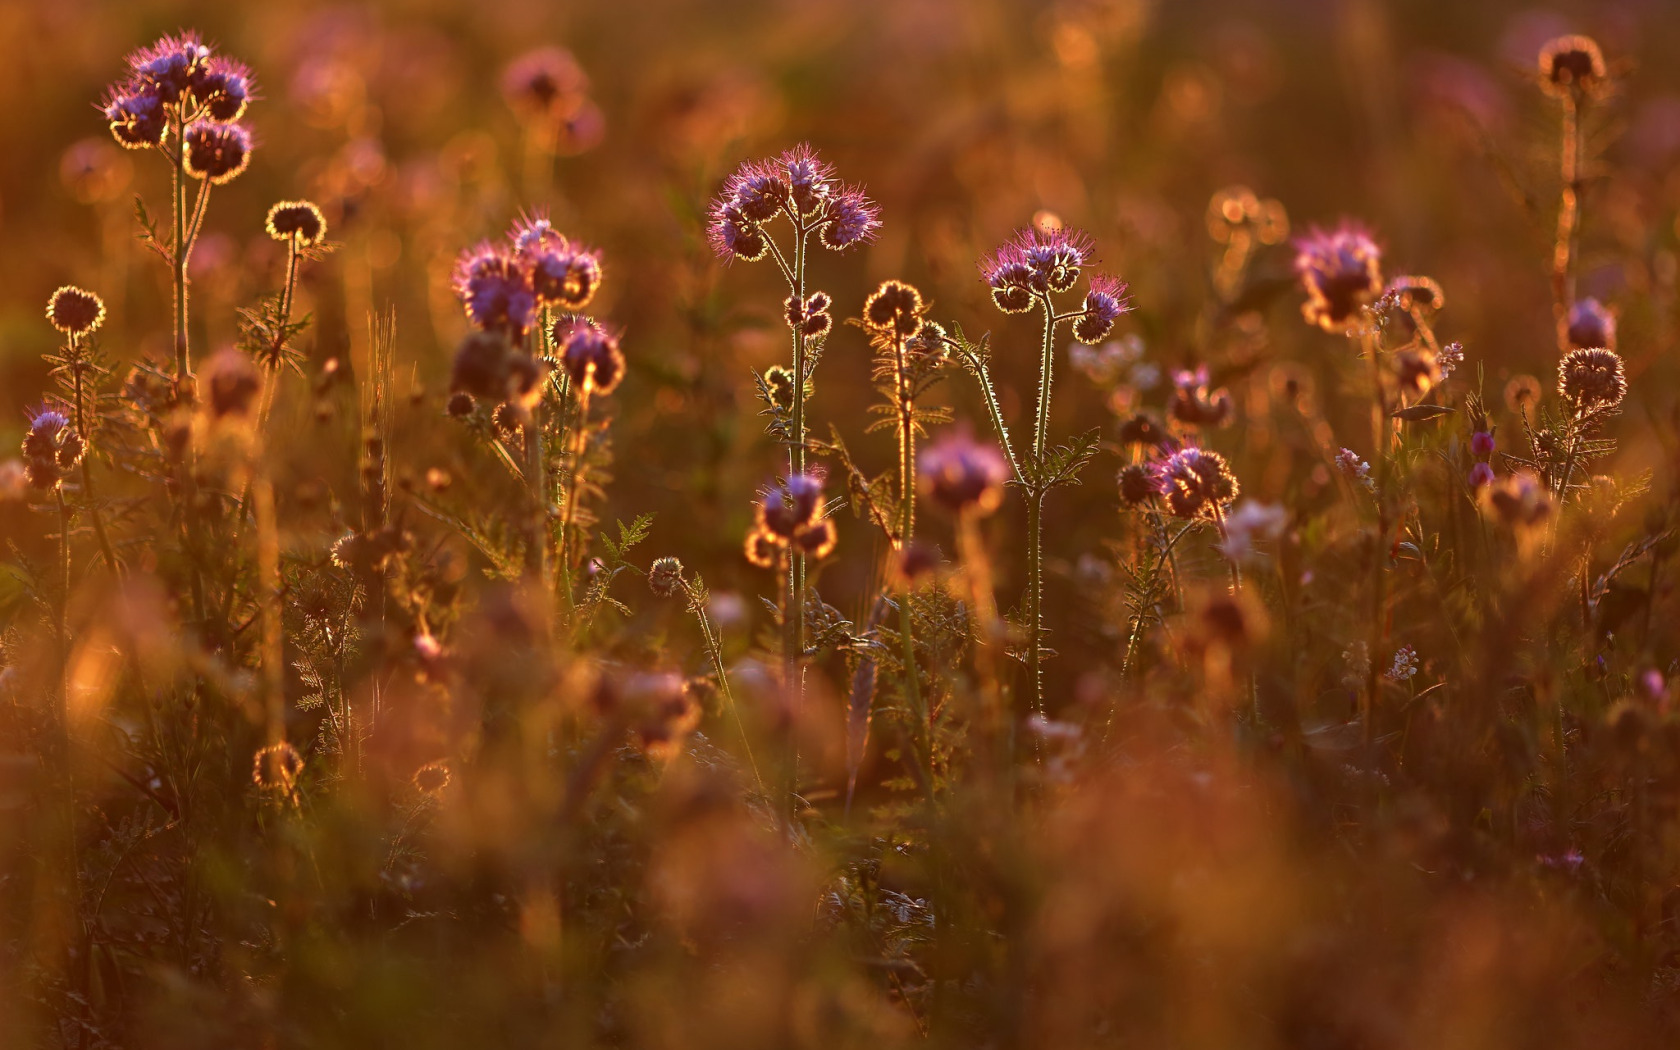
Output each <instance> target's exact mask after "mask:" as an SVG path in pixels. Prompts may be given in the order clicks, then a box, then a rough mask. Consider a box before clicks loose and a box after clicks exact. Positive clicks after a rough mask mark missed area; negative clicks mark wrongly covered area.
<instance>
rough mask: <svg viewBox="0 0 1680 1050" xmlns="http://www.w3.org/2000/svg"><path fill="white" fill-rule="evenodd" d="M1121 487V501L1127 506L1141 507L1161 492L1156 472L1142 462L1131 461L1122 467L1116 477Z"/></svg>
mask: <svg viewBox="0 0 1680 1050" xmlns="http://www.w3.org/2000/svg"><path fill="white" fill-rule="evenodd" d="M1116 482H1117V483H1118V485H1119V488H1120V503H1121V504H1122V505H1123V506H1127V507H1141V506H1142V505H1143V504H1145V503H1148V502H1149V501H1150V500H1152V499H1155V498H1156V497H1157V496H1159V495H1160V494H1161V486H1160V482H1159V481H1158V480H1157V478H1156V477H1155V472H1154V471H1153V470H1151V469H1150V468H1149V467H1148V466H1146V465H1144V464H1142V463H1130V464H1127V465H1126V466H1124V467H1122V468H1120V476H1119V477H1118V478H1117V479H1116Z"/></svg>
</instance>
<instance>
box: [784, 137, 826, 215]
mask: <svg viewBox="0 0 1680 1050" xmlns="http://www.w3.org/2000/svg"><path fill="white" fill-rule="evenodd" d="M776 163H777V164H779V165H780V166H781V169H782V173H783V175H784V177H785V178H786V179H787V186H788V195H789V197H790V198H791V199H792V201H793V206H794V209H795V210H796V211H797V212H798V213H799V214H800V215H802V216H804V217H806V218H811V217H813V216H815V215H816V214H817V213H818V211H819V210H821V208H822V206H823V204H824V202H825V201H827V200H828V197H829V194H830V193H831V192H832V191H833V188H834V166H833V165H831V164H829V163H828V162H827V161H825V160H823V159H822V158H821V157H819V156H817V151H816V150H814V149H812V148H811V146H810V144H809V143H806V142H801V143H800V144H799V145H797V146H795V147H793V148H792V149H789V150H785V151H783V153H782V155H781V156H780V157H778V158H776Z"/></svg>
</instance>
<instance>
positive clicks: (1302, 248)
mask: <svg viewBox="0 0 1680 1050" xmlns="http://www.w3.org/2000/svg"><path fill="white" fill-rule="evenodd" d="M1295 247H1296V255H1295V272H1296V274H1297V275H1299V276H1300V278H1301V283H1302V284H1303V285H1304V286H1305V287H1306V290H1307V301H1306V302H1305V303H1303V304H1302V305H1301V316H1303V317H1304V318H1306V320H1307V322H1308V323H1309V324H1315V325H1318V326H1319V327H1320V328H1322V329H1324V330H1325V331H1327V332H1338V331H1346V330H1347V329H1348V328H1350V327H1352V326H1353V325H1354V323H1355V322H1356V321H1357V320H1358V318H1359V312H1360V310H1361V308H1363V307H1364V306H1365V305H1366V304H1367V303H1370V302H1371V301H1372V300H1374V299H1376V298H1377V296H1379V295H1381V294H1382V290H1383V283H1382V269H1381V263H1382V253H1381V251H1379V250H1378V248H1377V245H1376V242H1374V241H1372V240H1371V238H1370V236H1369V235H1368V234H1367V233H1366V232H1365V231H1364V230H1362V229H1360V228H1359V227H1357V226H1353V225H1351V224H1348V223H1343V224H1342V225H1341V226H1339V227H1337V228H1336V229H1334V230H1332V231H1330V232H1328V233H1326V232H1325V231H1323V230H1316V229H1315V230H1313V231H1312V232H1311V233H1309V234H1308V235H1307V236H1306V237H1304V238H1302V239H1301V240H1299V241H1296V242H1295Z"/></svg>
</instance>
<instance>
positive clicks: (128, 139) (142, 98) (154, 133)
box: [100, 81, 169, 149]
mask: <svg viewBox="0 0 1680 1050" xmlns="http://www.w3.org/2000/svg"><path fill="white" fill-rule="evenodd" d="M100 109H101V111H102V112H103V113H104V114H105V123H106V124H108V125H109V126H110V128H111V135H112V137H113V138H115V139H116V140H117V142H118V143H119V144H120V145H122V146H123V148H125V149H147V148H150V147H155V146H158V145H161V144H162V143H163V140H164V137H165V136H166V135H168V133H169V119H168V115H167V114H166V113H165V112H164V107H163V100H162V99H161V98H159V97H158V93H157V89H156V88H154V87H152V86H151V85H149V84H140V83H136V82H133V81H128V82H125V83H122V84H118V85H116V86H114V87H112V88H111V89H110V90H109V91H108V92H106V95H105V101H104V102H103V103H102V104H101V106H100Z"/></svg>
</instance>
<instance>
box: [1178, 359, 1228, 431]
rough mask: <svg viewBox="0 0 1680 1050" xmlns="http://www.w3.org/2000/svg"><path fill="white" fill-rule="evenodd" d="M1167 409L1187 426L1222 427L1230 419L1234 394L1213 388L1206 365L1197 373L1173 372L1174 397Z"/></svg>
mask: <svg viewBox="0 0 1680 1050" xmlns="http://www.w3.org/2000/svg"><path fill="white" fill-rule="evenodd" d="M1167 410H1168V411H1169V412H1170V413H1171V414H1172V417H1173V418H1174V419H1176V420H1178V421H1179V422H1180V423H1183V424H1185V425H1186V426H1192V427H1222V426H1224V425H1225V424H1226V423H1229V422H1230V421H1231V395H1230V394H1229V393H1227V392H1226V391H1224V390H1212V389H1210V380H1209V378H1208V370H1207V366H1206V365H1200V366H1198V367H1197V368H1196V370H1195V371H1194V372H1191V371H1180V372H1177V373H1175V374H1174V375H1173V396H1172V401H1171V402H1170V403H1169V404H1168V406H1167Z"/></svg>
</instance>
